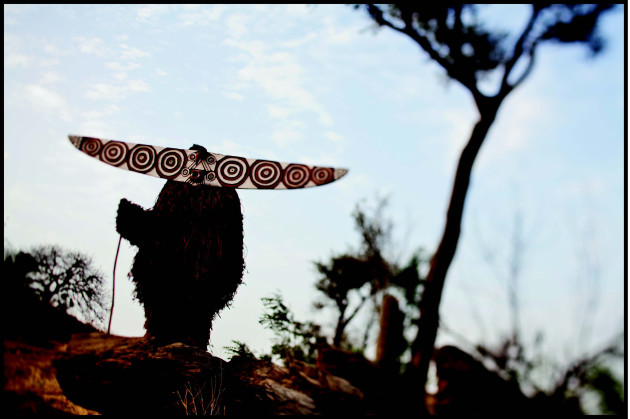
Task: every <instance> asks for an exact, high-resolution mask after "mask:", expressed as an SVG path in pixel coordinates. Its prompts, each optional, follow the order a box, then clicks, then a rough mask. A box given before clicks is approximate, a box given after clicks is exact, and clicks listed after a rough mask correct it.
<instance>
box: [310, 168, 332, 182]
mask: <svg viewBox="0 0 630 419" xmlns="http://www.w3.org/2000/svg"><path fill="white" fill-rule="evenodd" d="M334 175H335V173H334V170H333V169H332V168H330V167H313V171H312V174H311V177H312V179H313V182H315V184H316V185H323V184H326V183H330V182H332V181H333V180H335V176H334Z"/></svg>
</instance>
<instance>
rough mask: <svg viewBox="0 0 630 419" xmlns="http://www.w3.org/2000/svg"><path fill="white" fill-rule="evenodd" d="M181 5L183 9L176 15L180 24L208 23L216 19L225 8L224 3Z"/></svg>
mask: <svg viewBox="0 0 630 419" xmlns="http://www.w3.org/2000/svg"><path fill="white" fill-rule="evenodd" d="M181 7H182V8H183V9H184V11H183V12H181V13H179V15H178V16H177V17H178V19H179V25H180V26H194V25H208V24H209V23H210V22H215V21H217V20H218V19H219V18H220V17H221V15H222V14H223V11H224V10H225V5H222V4H213V5H199V4H187V5H182V6H181Z"/></svg>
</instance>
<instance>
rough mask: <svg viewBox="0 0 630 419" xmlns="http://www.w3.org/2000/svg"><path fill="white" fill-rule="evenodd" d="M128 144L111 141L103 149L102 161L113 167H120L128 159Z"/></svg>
mask: <svg viewBox="0 0 630 419" xmlns="http://www.w3.org/2000/svg"><path fill="white" fill-rule="evenodd" d="M128 151H129V148H127V144H125V143H123V142H120V141H110V142H108V143H107V144H105V146H103V148H102V149H101V153H100V156H99V157H100V159H101V161H103V162H105V163H107V164H111V165H112V166H120V165H121V164H123V163H124V162H125V159H126V158H127V152H128Z"/></svg>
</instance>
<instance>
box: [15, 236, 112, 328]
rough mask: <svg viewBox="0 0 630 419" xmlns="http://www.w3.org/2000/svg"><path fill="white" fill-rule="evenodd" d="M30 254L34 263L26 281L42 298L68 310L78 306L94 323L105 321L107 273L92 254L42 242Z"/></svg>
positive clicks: (76, 308) (89, 320) (75, 308)
mask: <svg viewBox="0 0 630 419" xmlns="http://www.w3.org/2000/svg"><path fill="white" fill-rule="evenodd" d="M30 255H31V257H32V259H34V263H32V264H31V266H32V267H31V269H30V270H29V272H28V273H27V274H26V281H27V283H28V286H29V287H30V288H31V289H32V290H33V291H34V292H35V294H36V295H37V296H38V297H39V299H40V300H41V301H43V302H46V303H49V304H50V305H51V306H53V307H55V308H58V309H61V310H64V311H66V312H67V311H69V310H71V309H72V310H76V311H77V314H79V315H80V316H82V317H83V318H84V320H85V321H87V322H89V323H92V324H94V325H102V324H103V321H104V318H105V314H106V310H107V308H106V303H105V291H104V288H103V282H104V277H103V274H102V273H101V272H100V271H98V270H97V269H95V268H94V267H93V262H92V260H91V259H90V258H89V257H88V256H86V255H84V254H82V253H80V252H72V251H64V250H63V249H61V248H60V247H58V246H39V247H36V248H34V249H33V250H32V251H31V252H30Z"/></svg>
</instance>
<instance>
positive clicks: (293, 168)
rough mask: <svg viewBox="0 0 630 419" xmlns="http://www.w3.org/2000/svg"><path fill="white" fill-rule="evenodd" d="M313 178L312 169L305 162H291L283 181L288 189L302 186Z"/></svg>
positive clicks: (285, 170)
mask: <svg viewBox="0 0 630 419" xmlns="http://www.w3.org/2000/svg"><path fill="white" fill-rule="evenodd" d="M310 178H311V171H310V169H309V168H308V166H305V165H303V164H290V165H288V166H287V167H286V168H285V169H284V176H283V177H282V183H284V186H286V187H287V188H288V189H294V188H302V187H304V185H306V184H307V183H308V181H309V180H310Z"/></svg>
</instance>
